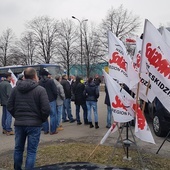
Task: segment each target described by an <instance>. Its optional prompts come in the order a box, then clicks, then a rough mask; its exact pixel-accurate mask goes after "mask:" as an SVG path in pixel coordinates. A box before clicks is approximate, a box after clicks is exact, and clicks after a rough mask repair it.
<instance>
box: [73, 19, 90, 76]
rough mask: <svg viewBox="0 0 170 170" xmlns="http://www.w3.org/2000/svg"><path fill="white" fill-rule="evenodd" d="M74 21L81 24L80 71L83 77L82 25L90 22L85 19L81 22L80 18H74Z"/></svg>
mask: <svg viewBox="0 0 170 170" xmlns="http://www.w3.org/2000/svg"><path fill="white" fill-rule="evenodd" d="M72 18H73V19H76V20H77V21H78V22H79V24H80V69H81V74H82V75H83V37H82V36H83V33H82V23H83V22H84V21H88V19H84V20H81V21H80V20H79V19H78V18H76V17H75V16H72Z"/></svg>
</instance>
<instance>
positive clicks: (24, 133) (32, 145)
mask: <svg viewBox="0 0 170 170" xmlns="http://www.w3.org/2000/svg"><path fill="white" fill-rule="evenodd" d="M24 77H25V79H24V80H19V81H18V82H17V85H16V87H14V88H13V90H12V92H11V95H10V97H9V100H8V103H7V109H8V111H9V112H10V113H11V114H12V116H13V117H14V118H15V122H14V126H15V151H14V169H15V170H20V169H22V162H23V152H24V147H25V142H26V138H27V157H26V162H25V169H27V170H28V169H33V167H34V164H35V160H36V152H37V147H38V144H39V139H40V134H41V128H42V123H43V122H45V121H46V120H47V118H48V116H49V113H50V106H49V100H48V96H47V93H46V91H45V89H44V88H43V87H41V86H39V85H38V77H37V73H36V70H35V69H34V68H31V67H29V68H27V69H26V70H25V71H24Z"/></svg>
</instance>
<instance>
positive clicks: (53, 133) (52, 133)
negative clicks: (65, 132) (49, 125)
mask: <svg viewBox="0 0 170 170" xmlns="http://www.w3.org/2000/svg"><path fill="white" fill-rule="evenodd" d="M57 133H58V132H57V131H55V132H51V133H50V135H55V134H57Z"/></svg>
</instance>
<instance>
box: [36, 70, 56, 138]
mask: <svg viewBox="0 0 170 170" xmlns="http://www.w3.org/2000/svg"><path fill="white" fill-rule="evenodd" d="M41 75H42V77H41V79H40V81H39V85H40V86H42V87H44V88H45V89H46V92H47V95H48V99H49V102H50V107H51V110H50V125H49V123H48V120H47V121H46V122H44V123H43V130H44V134H48V133H49V130H50V135H54V134H57V133H58V132H57V131H56V128H57V110H56V109H57V108H56V107H57V106H56V99H57V94H58V92H57V87H56V85H55V83H54V80H53V79H52V78H50V77H51V76H49V75H50V73H49V72H48V70H46V69H43V70H42V72H41Z"/></svg>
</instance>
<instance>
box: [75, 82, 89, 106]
mask: <svg viewBox="0 0 170 170" xmlns="http://www.w3.org/2000/svg"><path fill="white" fill-rule="evenodd" d="M84 89H85V85H84V84H83V83H80V82H75V83H74V84H73V88H72V90H73V94H74V96H75V104H76V105H83V104H85V103H86V98H85V96H84Z"/></svg>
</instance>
